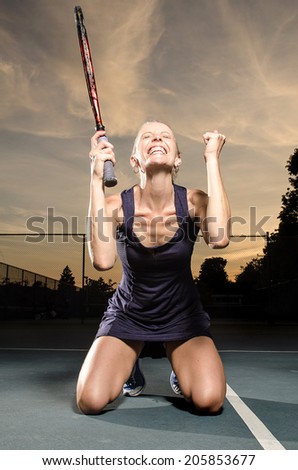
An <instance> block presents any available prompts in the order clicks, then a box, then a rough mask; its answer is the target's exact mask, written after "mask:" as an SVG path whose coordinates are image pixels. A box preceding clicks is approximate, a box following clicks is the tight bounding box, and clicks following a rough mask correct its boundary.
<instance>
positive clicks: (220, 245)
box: [208, 238, 230, 250]
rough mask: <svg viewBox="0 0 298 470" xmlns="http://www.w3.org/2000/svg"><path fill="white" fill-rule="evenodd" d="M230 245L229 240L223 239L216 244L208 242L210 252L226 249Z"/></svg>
mask: <svg viewBox="0 0 298 470" xmlns="http://www.w3.org/2000/svg"><path fill="white" fill-rule="evenodd" d="M229 243H230V240H229V238H223V239H222V240H219V241H216V242H209V243H208V246H209V248H211V249H212V250H221V249H222V248H226V247H227V246H228V245H229Z"/></svg>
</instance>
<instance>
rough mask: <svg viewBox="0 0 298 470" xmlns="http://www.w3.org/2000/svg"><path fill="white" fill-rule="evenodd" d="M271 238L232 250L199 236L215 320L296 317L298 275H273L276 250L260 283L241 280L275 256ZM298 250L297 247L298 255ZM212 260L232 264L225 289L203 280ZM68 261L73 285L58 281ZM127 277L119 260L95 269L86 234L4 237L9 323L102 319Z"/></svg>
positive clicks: (0, 260)
mask: <svg viewBox="0 0 298 470" xmlns="http://www.w3.org/2000/svg"><path fill="white" fill-rule="evenodd" d="M268 243H269V239H268V235H267V236H260V235H259V236H256V235H254V236H253V235H241V236H233V237H232V238H231V242H230V245H229V246H228V247H227V248H224V249H222V250H211V249H210V248H208V247H207V246H206V244H205V243H204V242H203V240H202V237H198V241H197V243H196V244H195V248H194V253H193V258H192V272H193V276H194V278H195V280H196V281H197V284H198V288H199V290H200V292H201V295H202V299H203V303H204V306H205V309H206V310H207V311H208V312H209V313H210V315H211V317H214V318H232V319H244V318H245V319H253V320H256V319H257V320H258V319H259V320H261V321H264V320H265V321H268V322H271V323H273V322H274V321H284V320H289V319H290V320H293V319H296V316H297V314H296V307H294V292H296V290H297V288H298V284H297V281H298V280H297V279H296V278H295V276H292V279H290V280H286V281H282V282H281V281H277V280H276V279H274V276H272V273H274V271H275V270H276V269H278V267H277V266H275V264H276V263H277V261H276V259H277V257H276V255H275V257H272V259H271V261H270V263H267V267H266V269H265V271H264V270H263V274H262V276H263V278H262V282H261V283H259V284H258V285H254V284H253V282H251V283H250V284H249V282H250V281H249V276H248V280H247V279H246V278H245V279H244V282H242V284H241V282H239V279H240V278H239V277H238V276H239V274H241V273H242V272H243V268H245V267H246V266H247V265H248V264H251V263H252V260H254V261H253V264H254V265H257V264H258V260H262V258H263V256H264V250H265V252H266V250H267V252H268V253H270V250H268V246H269V245H268ZM295 243H296V244H297V240H296V239H295ZM296 252H297V250H296V251H295V250H294V251H293V256H294V253H296ZM209 258H223V259H224V260H225V261H226V264H225V271H226V274H227V282H226V283H225V284H224V285H223V286H218V285H217V284H216V282H214V283H213V284H212V282H211V284H212V285H211V287H210V286H207V288H206V286H204V284H203V283H200V282H199V281H198V278H199V277H200V270H201V267H202V264H203V263H204V261H205V260H206V259H209ZM297 264H298V263H297ZM66 266H68V267H69V268H70V270H71V272H72V274H73V276H74V280H75V286H74V287H73V286H64V288H63V286H61V285H60V286H59V280H60V278H61V274H62V272H63V270H64V268H65V267H66ZM177 269H179V267H177ZM248 273H249V270H248ZM237 277H238V280H237ZM244 277H245V276H244ZM120 279H121V265H120V262H119V261H117V262H116V264H115V266H114V268H113V269H112V270H110V271H108V272H98V271H96V270H95V269H94V268H93V267H92V265H91V263H90V261H89V256H88V253H87V245H86V236H85V234H78V233H73V234H44V233H43V234H40V235H38V234H34V235H32V234H26V233H23V234H20V233H11V234H0V319H2V320H14V319H27V318H31V319H36V320H40V319H43V318H56V317H64V318H65V317H78V318H81V319H82V320H83V319H84V318H87V317H90V316H95V317H100V316H101V314H102V313H103V311H104V309H105V307H106V304H107V301H108V298H109V297H110V295H112V293H113V291H114V288H115V287H116V285H117V283H118V282H119V281H120ZM236 281H237V282H236ZM242 281H243V280H242ZM60 284H61V283H60Z"/></svg>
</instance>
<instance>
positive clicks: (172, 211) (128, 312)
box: [77, 121, 230, 414]
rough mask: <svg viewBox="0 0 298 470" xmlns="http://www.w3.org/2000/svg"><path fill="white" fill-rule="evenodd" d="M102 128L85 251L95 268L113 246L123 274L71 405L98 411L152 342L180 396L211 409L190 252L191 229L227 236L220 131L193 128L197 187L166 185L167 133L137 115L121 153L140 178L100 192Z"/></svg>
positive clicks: (203, 322) (170, 165)
mask: <svg viewBox="0 0 298 470" xmlns="http://www.w3.org/2000/svg"><path fill="white" fill-rule="evenodd" d="M103 135H104V132H103V131H98V132H96V133H95V135H94V136H93V137H92V139H91V151H90V154H89V156H90V159H91V196H90V210H89V217H90V219H89V220H90V224H91V227H90V228H91V236H90V242H89V249H90V256H91V259H92V262H93V265H94V267H95V268H96V269H98V270H100V271H101V270H107V269H111V268H112V267H113V265H114V263H115V260H116V256H117V249H118V253H119V256H120V259H121V261H122V265H123V276H122V280H121V282H120V284H119V286H118V288H117V290H116V292H115V294H114V296H113V298H112V299H111V300H110V302H109V306H108V309H107V311H106V313H105V315H104V317H103V320H102V322H101V324H100V327H99V330H98V333H97V335H96V339H95V341H94V343H93V344H92V346H91V349H90V351H89V353H88V354H87V357H86V359H85V361H84V364H83V366H82V369H81V372H80V375H79V379H78V385H77V403H78V407H79V408H80V409H81V411H82V412H84V413H86V414H97V413H100V412H101V411H102V410H103V408H104V407H105V406H106V405H107V404H108V403H110V402H111V401H113V400H115V399H116V398H117V397H118V395H119V394H120V393H121V391H122V387H123V384H124V383H125V382H126V381H127V379H128V378H129V377H130V375H131V372H132V370H133V368H134V365H135V363H136V361H137V359H138V357H139V355H140V353H141V351H142V349H143V347H144V343H145V341H159V342H160V341H162V342H163V344H164V346H165V349H166V354H167V357H168V359H169V361H170V363H171V365H172V368H173V371H174V373H175V374H176V377H177V380H178V382H179V387H180V389H181V391H182V394H183V396H184V398H185V400H187V401H189V402H191V403H193V405H194V406H195V407H196V408H197V409H198V410H199V412H202V413H217V412H218V411H219V410H220V409H221V407H222V405H223V402H224V398H225V390H226V381H225V374H224V369H223V365H222V362H221V360H220V357H219V354H218V352H217V350H216V348H215V345H214V343H213V340H212V338H211V334H210V331H209V326H210V320H209V316H208V314H207V313H206V312H204V310H203V308H202V305H201V302H200V298H199V294H198V291H197V288H196V286H195V285H194V282H193V278H192V274H191V269H190V260H191V255H192V251H193V246H194V243H195V240H196V237H197V235H198V231H199V229H201V231H202V235H203V237H204V240H205V241H206V243H207V244H208V245H209V246H210V247H211V248H222V247H225V246H227V245H228V243H229V219H230V208H229V203H228V200H227V196H226V193H225V190H224V187H223V183H222V179H221V174H220V169H219V155H220V152H221V149H222V147H223V145H224V142H225V137H224V136H223V135H222V134H220V133H218V132H217V131H214V132H207V133H206V134H204V136H203V140H204V143H205V144H206V147H205V152H204V158H205V161H206V167H207V179H208V195H207V194H206V193H204V192H203V191H200V190H197V189H188V190H187V189H186V188H183V187H181V186H178V185H175V184H173V175H174V174H175V173H176V172H177V171H178V168H179V166H180V164H181V156H180V152H179V150H178V147H177V143H176V139H175V136H174V134H173V131H172V130H171V128H170V127H169V126H167V125H166V124H164V123H162V122H158V121H153V122H147V123H145V124H143V126H142V127H141V128H140V130H139V133H138V135H137V138H136V141H135V145H134V148H133V152H132V156H131V157H130V163H131V165H132V167H133V169H134V171H135V172H136V173H138V174H139V176H140V184H137V185H135V186H134V187H133V188H130V189H129V190H126V191H123V192H122V193H121V194H115V195H112V196H109V197H105V194H104V185H103V165H104V162H105V160H111V161H112V162H113V164H115V155H114V151H113V145H112V144H111V143H110V142H106V141H102V142H98V139H99V137H101V136H103ZM116 242H117V243H116Z"/></svg>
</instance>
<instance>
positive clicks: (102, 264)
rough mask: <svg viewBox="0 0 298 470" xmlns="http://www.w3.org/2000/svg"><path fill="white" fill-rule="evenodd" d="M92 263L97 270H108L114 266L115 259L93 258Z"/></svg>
mask: <svg viewBox="0 0 298 470" xmlns="http://www.w3.org/2000/svg"><path fill="white" fill-rule="evenodd" d="M92 264H93V267H94V268H95V269H96V270H97V271H109V269H112V268H113V267H114V264H115V261H109V260H93V262H92Z"/></svg>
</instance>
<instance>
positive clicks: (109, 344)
mask: <svg viewBox="0 0 298 470" xmlns="http://www.w3.org/2000/svg"><path fill="white" fill-rule="evenodd" d="M142 347H143V344H142V343H141V342H136V341H135V342H133V341H131V342H125V341H122V340H120V339H118V338H114V337H109V336H103V337H100V338H97V339H96V340H95V341H94V343H93V345H92V346H91V348H90V350H89V352H88V354H87V356H86V359H85V361H84V364H83V366H82V369H81V371H80V374H79V378H78V383H77V404H78V407H79V408H80V410H81V411H82V412H83V413H85V414H98V413H100V412H101V411H102V410H103V408H104V407H105V406H106V405H107V404H108V403H110V402H112V401H114V400H115V399H116V398H117V397H118V396H119V394H120V393H121V391H122V386H123V383H124V382H125V381H126V380H127V378H128V377H129V375H130V373H131V370H132V368H133V366H134V363H135V361H136V359H137V357H138V355H139V353H140V351H141V349H142Z"/></svg>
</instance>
